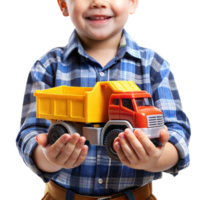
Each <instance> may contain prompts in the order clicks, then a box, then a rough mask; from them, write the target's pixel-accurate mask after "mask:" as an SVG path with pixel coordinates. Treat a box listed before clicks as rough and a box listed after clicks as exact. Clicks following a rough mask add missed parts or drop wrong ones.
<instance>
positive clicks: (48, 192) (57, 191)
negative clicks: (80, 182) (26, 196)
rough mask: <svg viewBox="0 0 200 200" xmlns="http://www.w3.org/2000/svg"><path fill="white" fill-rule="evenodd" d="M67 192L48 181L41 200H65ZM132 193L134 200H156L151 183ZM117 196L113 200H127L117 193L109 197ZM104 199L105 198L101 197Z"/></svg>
mask: <svg viewBox="0 0 200 200" xmlns="http://www.w3.org/2000/svg"><path fill="white" fill-rule="evenodd" d="M66 192H67V190H66V189H64V188H62V187H60V186H58V185H57V184H55V183H54V182H53V181H49V182H48V183H47V184H46V189H45V195H44V197H43V198H42V200H66V198H65V196H66ZM132 193H133V194H134V196H135V200H157V199H156V197H155V196H154V195H153V194H152V183H149V184H147V185H145V186H144V187H141V188H138V189H135V190H132ZM115 195H116V196H117V197H116V198H114V199H113V200H128V198H127V196H126V195H122V193H117V194H114V195H109V196H115ZM102 197H106V196H102ZM98 198H100V197H92V196H84V195H79V194H75V195H74V199H69V200H98Z"/></svg>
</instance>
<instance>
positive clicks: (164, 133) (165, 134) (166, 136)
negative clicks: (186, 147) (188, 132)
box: [158, 129, 169, 147]
mask: <svg viewBox="0 0 200 200" xmlns="http://www.w3.org/2000/svg"><path fill="white" fill-rule="evenodd" d="M158 140H159V141H160V142H161V143H162V146H163V147H164V146H165V144H166V143H167V142H168V140H169V133H168V131H167V130H166V129H163V130H162V131H161V133H160V138H159V139H158Z"/></svg>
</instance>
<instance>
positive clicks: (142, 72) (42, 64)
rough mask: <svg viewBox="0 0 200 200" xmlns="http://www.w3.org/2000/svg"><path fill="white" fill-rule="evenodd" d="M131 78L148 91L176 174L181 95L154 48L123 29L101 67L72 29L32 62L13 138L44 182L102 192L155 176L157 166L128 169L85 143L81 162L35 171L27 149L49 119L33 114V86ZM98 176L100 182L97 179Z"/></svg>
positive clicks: (183, 159) (184, 143) (182, 140)
mask: <svg viewBox="0 0 200 200" xmlns="http://www.w3.org/2000/svg"><path fill="white" fill-rule="evenodd" d="M115 80H127V81H134V82H135V83H136V84H137V85H138V86H139V87H140V89H141V90H146V91H147V92H149V93H150V94H151V95H152V98H153V101H154V105H155V106H156V107H158V108H159V109H161V110H162V112H163V114H164V122H165V125H166V126H167V127H168V130H169V134H170V139H169V142H171V143H172V144H174V145H175V147H176V148H177V149H178V152H179V161H178V163H177V165H176V166H174V167H173V168H171V169H169V170H167V171H166V172H168V173H171V174H173V175H176V174H177V173H178V171H179V170H181V169H184V168H185V167H187V166H188V165H189V152H188V142H189V139H190V125H189V121H188V119H187V117H186V115H185V113H184V112H183V111H182V107H181V101H180V97H179V94H178V90H177V88H176V84H175V82H174V77H173V75H172V73H171V72H170V68H169V64H168V63H167V62H166V61H165V60H164V59H163V58H161V57H160V56H159V55H158V54H157V53H156V52H154V51H152V50H150V49H146V48H142V47H139V46H138V45H137V44H136V43H135V42H134V41H133V40H132V38H131V37H130V36H129V35H128V34H127V33H126V31H125V30H124V37H122V41H121V45H120V47H119V49H118V52H117V55H116V56H115V57H114V58H113V59H112V60H111V61H110V62H109V63H108V64H107V65H106V66H105V67H102V66H101V65H100V64H99V63H98V62H97V61H95V60H94V59H93V58H91V57H90V56H89V55H87V53H86V52H85V51H84V49H83V47H82V45H81V43H80V40H79V38H78V35H77V33H76V31H74V32H73V33H72V35H71V37H70V39H69V43H68V45H67V46H66V47H59V48H55V49H53V50H51V51H49V52H48V53H47V54H46V55H44V56H43V57H42V58H41V59H39V60H37V61H36V63H35V64H34V66H33V67H32V69H31V71H30V73H29V76H28V81H27V85H26V91H25V96H24V103H23V112H22V118H21V129H20V132H19V134H18V136H17V139H16V143H17V147H18V150H19V152H20V155H21V156H22V158H23V160H24V162H25V163H26V165H27V166H28V167H29V168H30V169H31V170H32V171H33V172H35V173H36V174H38V175H39V176H40V177H41V178H42V179H43V180H44V181H45V182H47V181H49V180H50V179H52V180H53V181H55V182H56V183H57V184H59V185H61V186H62V187H64V188H67V189H71V190H73V191H74V192H76V193H79V194H83V195H94V196H98V195H108V194H111V193H116V192H119V191H120V190H122V189H124V188H127V187H131V186H137V187H140V186H143V185H145V184H147V183H149V182H150V181H152V180H156V179H159V178H161V176H162V172H157V173H152V172H148V171H143V170H135V169H130V168H128V167H126V166H125V165H123V164H122V163H121V162H117V161H113V160H111V159H110V157H109V156H108V155H107V153H106V151H105V148H104V147H102V146H95V145H91V147H90V148H89V152H88V156H87V158H86V160H85V161H84V163H83V164H82V165H81V166H79V167H76V168H73V169H62V170H60V171H59V172H57V173H45V172H42V171H40V170H39V169H38V168H37V167H36V165H35V164H34V162H33V159H32V154H33V150H34V148H35V147H36V145H37V142H36V135H37V134H40V133H45V132H47V130H48V127H49V125H50V121H47V120H45V119H37V118H36V99H35V97H34V96H33V93H34V91H35V90H43V89H47V88H51V87H55V86H60V85H67V86H80V87H93V86H94V85H95V83H96V82H98V81H115ZM99 179H102V181H101V182H99V181H98V180H99Z"/></svg>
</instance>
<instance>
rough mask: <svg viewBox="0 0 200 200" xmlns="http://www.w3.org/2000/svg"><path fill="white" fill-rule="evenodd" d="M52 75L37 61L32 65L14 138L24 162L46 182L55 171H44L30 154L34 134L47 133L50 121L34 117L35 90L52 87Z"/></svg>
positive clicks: (34, 144)
mask: <svg viewBox="0 0 200 200" xmlns="http://www.w3.org/2000/svg"><path fill="white" fill-rule="evenodd" d="M53 83H54V76H53V73H52V70H51V69H50V68H48V67H44V65H43V64H42V63H41V62H40V61H37V62H36V63H35V64H34V66H33V67H32V69H31V71H30V73H29V76H28V80H27V84H26V89H25V95H24V101H23V109H22V117H21V128H20V131H19V133H18V136H17V139H16V145H17V148H18V150H19V153H20V155H21V157H22V159H23V161H24V162H25V164H26V165H27V166H28V167H29V168H30V169H31V170H32V171H33V172H34V173H36V174H37V175H38V176H40V177H41V178H42V179H43V181H44V182H48V181H49V180H50V179H51V178H53V177H54V176H56V175H57V173H45V172H42V171H41V170H39V169H38V168H37V166H36V165H35V163H34V161H33V159H32V154H33V150H34V149H35V147H36V146H37V142H36V135H38V134H40V133H47V131H48V127H49V125H50V121H47V120H45V119H37V118H36V98H35V97H34V91H35V90H44V89H48V88H50V87H53Z"/></svg>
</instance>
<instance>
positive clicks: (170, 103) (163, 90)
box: [151, 55, 191, 176]
mask: <svg viewBox="0 0 200 200" xmlns="http://www.w3.org/2000/svg"><path fill="white" fill-rule="evenodd" d="M152 74H153V75H152V76H151V77H152V79H151V80H152V97H153V99H154V103H155V106H156V107H158V108H159V109H160V110H162V112H163V116H164V123H165V125H166V126H167V127H168V132H169V135H170V138H169V142H171V143H172V144H173V145H174V146H175V147H176V149H177V150H178V153H179V161H178V163H177V164H176V165H175V166H174V167H172V168H171V169H168V170H166V171H165V172H167V173H171V174H173V175H174V176H175V175H177V174H178V172H179V171H180V170H182V169H184V168H186V167H187V166H189V163H190V159H189V150H188V145H189V140H190V135H191V130H190V123H189V120H188V118H187V116H186V114H185V113H184V112H183V110H182V105H181V100H180V96H179V92H178V90H177V86H176V83H175V80H174V76H173V74H172V73H171V71H170V67H169V64H168V63H167V62H166V61H165V60H163V59H161V58H160V57H158V55H156V56H155V57H154V59H153V61H152Z"/></svg>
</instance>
